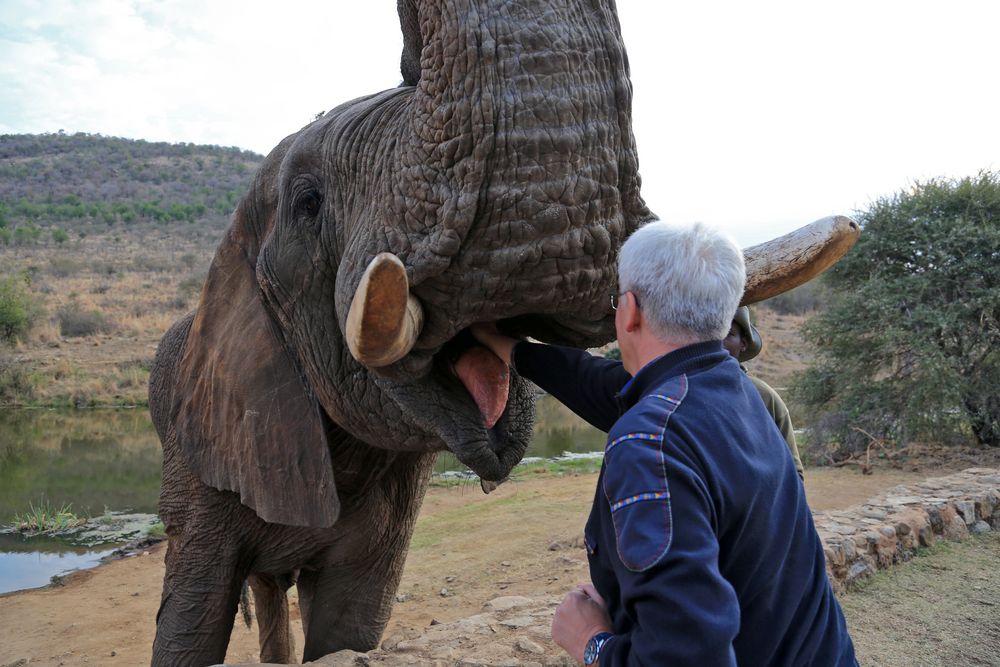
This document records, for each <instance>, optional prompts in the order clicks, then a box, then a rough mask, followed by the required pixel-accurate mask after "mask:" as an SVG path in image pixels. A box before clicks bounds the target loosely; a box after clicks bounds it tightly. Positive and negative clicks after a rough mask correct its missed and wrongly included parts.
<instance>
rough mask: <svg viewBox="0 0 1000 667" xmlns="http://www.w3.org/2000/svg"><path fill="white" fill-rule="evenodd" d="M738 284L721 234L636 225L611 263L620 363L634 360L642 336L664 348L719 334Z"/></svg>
mask: <svg viewBox="0 0 1000 667" xmlns="http://www.w3.org/2000/svg"><path fill="white" fill-rule="evenodd" d="M745 282H746V268H745V267H744V264H743V253H742V252H741V251H740V249H739V248H738V247H737V246H736V244H735V243H733V241H732V240H731V239H730V238H729V237H727V236H726V235H724V234H722V233H721V232H719V231H717V230H714V229H712V228H710V227H706V226H705V225H702V224H695V225H691V226H680V225H670V224H667V223H665V222H661V221H656V222H651V223H649V224H647V225H645V226H644V227H641V228H640V229H639V230H637V231H636V232H635V233H634V234H632V236H631V237H629V239H628V240H627V241H626V242H625V245H623V246H622V250H621V257H620V259H619V262H618V285H619V289H620V291H621V293H622V295H623V296H622V298H621V306H620V307H619V310H618V313H617V315H616V317H615V325H616V328H617V330H618V342H619V347H620V348H621V352H622V359H623V361H625V362H626V368H627V369H628V368H629V366H630V365H633V366H634V365H635V364H636V363H639V362H640V361H642V360H641V359H639V358H637V357H635V356H633V355H637V354H638V353H639V349H640V348H642V347H643V346H647V345H648V344H649V343H650V341H649V340H648V339H649V338H655V339H656V340H657V341H659V342H660V343H664V344H667V345H669V346H672V347H680V346H682V345H688V344H691V343H696V342H700V341H706V340H722V339H723V338H725V336H726V333H727V332H728V331H729V327H730V324H731V323H732V320H733V313H734V312H735V311H736V308H737V306H739V302H740V298H741V297H742V296H743V287H744V283H745ZM637 336H639V338H637ZM630 356H633V358H631V359H629V357H630ZM642 356H643V355H642V354H638V357H642ZM647 361H648V360H647ZM629 362H631V364H630V363H629ZM638 368H641V365H639V366H638V367H634V368H632V369H630V370H631V371H632V372H635V371H637V370H638Z"/></svg>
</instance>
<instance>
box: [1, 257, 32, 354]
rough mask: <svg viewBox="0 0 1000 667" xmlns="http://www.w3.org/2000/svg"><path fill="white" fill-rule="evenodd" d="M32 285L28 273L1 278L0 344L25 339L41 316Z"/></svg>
mask: <svg viewBox="0 0 1000 667" xmlns="http://www.w3.org/2000/svg"><path fill="white" fill-rule="evenodd" d="M30 284H31V278H30V276H29V274H27V273H21V274H18V275H13V276H6V277H2V278H0V343H6V344H8V345H9V344H13V343H14V342H15V341H16V340H17V339H19V338H23V337H24V336H25V335H27V333H28V331H29V330H30V329H31V327H32V325H33V324H34V323H35V321H36V320H37V319H38V317H39V315H41V308H40V307H39V306H38V305H37V304H36V303H35V301H34V299H33V298H32V296H31V292H30V291H29V289H28V288H29V286H30Z"/></svg>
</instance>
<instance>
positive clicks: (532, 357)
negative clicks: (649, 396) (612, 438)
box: [471, 324, 632, 433]
mask: <svg viewBox="0 0 1000 667" xmlns="http://www.w3.org/2000/svg"><path fill="white" fill-rule="evenodd" d="M471 331H472V335H473V336H475V337H476V339H477V340H478V341H479V342H480V343H482V344H483V345H484V346H486V347H488V348H489V349H490V350H492V351H493V353H494V354H495V355H497V356H498V357H499V358H500V359H501V360H503V361H504V362H505V363H506V364H507V365H508V366H511V367H513V368H514V369H515V370H516V371H517V372H518V373H519V374H520V375H521V376H523V377H526V378H528V379H529V380H531V381H532V382H534V383H535V384H537V385H538V386H539V387H541V388H542V389H544V390H545V391H546V392H548V393H550V394H552V395H553V396H555V397H556V399H557V400H558V401H559V402H560V403H562V404H563V405H565V406H566V407H568V408H569V409H570V410H572V411H573V412H574V413H576V414H577V415H579V416H580V417H581V418H582V419H584V420H585V421H586V422H587V423H589V424H590V425H592V426H593V427H595V428H598V429H600V430H602V431H604V432H605V433H607V432H608V430H609V429H610V428H611V427H612V425H614V423H615V421H616V420H617V419H618V416H619V412H618V402H617V400H616V398H615V397H616V396H617V394H618V392H619V391H620V390H621V388H622V387H624V386H625V384H626V383H627V382H628V381H629V380H630V379H631V377H632V376H631V375H629V374H628V372H627V371H626V370H625V369H624V368H623V367H622V364H621V362H620V361H613V360H611V359H604V358H603V357H596V356H594V355H592V354H590V353H588V352H586V351H584V350H578V349H576V348H572V347H562V346H560V345H544V344H542V343H531V342H528V341H525V340H519V339H517V338H511V337H510V336H505V335H503V334H501V333H498V332H497V331H496V328H495V327H493V326H490V325H485V324H475V325H473V326H472V328H471Z"/></svg>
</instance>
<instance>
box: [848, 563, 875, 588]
mask: <svg viewBox="0 0 1000 667" xmlns="http://www.w3.org/2000/svg"><path fill="white" fill-rule="evenodd" d="M873 574H875V568H874V567H872V566H871V565H869V564H868V563H867V562H865V561H863V560H859V561H858V562H856V563H854V564H853V565H851V567H850V568H848V570H847V576H846V577H845V578H844V579H845V582H846V583H848V584H853V583H857V582H858V581H861V580H862V579H866V578H868V577H870V576H871V575H873Z"/></svg>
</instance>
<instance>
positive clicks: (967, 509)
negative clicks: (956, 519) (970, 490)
mask: <svg viewBox="0 0 1000 667" xmlns="http://www.w3.org/2000/svg"><path fill="white" fill-rule="evenodd" d="M955 511H956V512H958V515H959V516H960V517H962V520H963V521H965V525H966V526H971V525H972V524H974V523H975V522H976V504H975V503H974V502H972V501H969V500H962V501H958V502H956V503H955Z"/></svg>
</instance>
